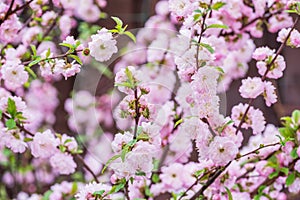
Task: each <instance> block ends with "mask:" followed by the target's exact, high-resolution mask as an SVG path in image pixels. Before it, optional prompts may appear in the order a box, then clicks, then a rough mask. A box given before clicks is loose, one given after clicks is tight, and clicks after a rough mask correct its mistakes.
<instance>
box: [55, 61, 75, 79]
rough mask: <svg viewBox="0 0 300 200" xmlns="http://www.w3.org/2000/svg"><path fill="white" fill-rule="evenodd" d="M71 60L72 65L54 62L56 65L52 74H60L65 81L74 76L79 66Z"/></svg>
mask: <svg viewBox="0 0 300 200" xmlns="http://www.w3.org/2000/svg"><path fill="white" fill-rule="evenodd" d="M75 62H76V61H75V60H73V61H72V63H64V61H63V60H56V64H55V67H54V70H53V72H54V73H56V74H62V75H63V76H64V77H65V80H67V79H68V77H71V76H74V75H75V74H76V73H79V72H80V69H81V66H80V65H79V64H77V63H75Z"/></svg>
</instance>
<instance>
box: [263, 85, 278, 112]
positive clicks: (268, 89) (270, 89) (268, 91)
mask: <svg viewBox="0 0 300 200" xmlns="http://www.w3.org/2000/svg"><path fill="white" fill-rule="evenodd" d="M263 96H264V99H265V101H266V105H267V106H268V107H270V106H271V105H272V104H274V103H276V102H277V95H276V92H275V87H274V86H273V84H272V82H270V81H264V93H263Z"/></svg>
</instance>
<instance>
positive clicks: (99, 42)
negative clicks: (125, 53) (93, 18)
mask: <svg viewBox="0 0 300 200" xmlns="http://www.w3.org/2000/svg"><path fill="white" fill-rule="evenodd" d="M91 38H92V41H91V42H89V44H88V45H89V49H90V54H91V56H93V57H94V58H95V59H96V60H98V61H100V62H103V61H107V60H109V59H110V58H111V56H112V54H114V53H117V51H118V48H117V46H116V44H117V41H116V40H115V39H114V38H113V35H112V33H110V32H109V31H108V30H107V29H106V28H102V29H101V30H99V31H98V32H97V34H94V35H92V36H91Z"/></svg>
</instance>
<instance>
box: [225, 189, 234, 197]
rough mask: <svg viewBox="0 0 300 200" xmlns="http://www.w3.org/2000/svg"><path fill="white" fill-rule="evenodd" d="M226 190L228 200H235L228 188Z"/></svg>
mask: <svg viewBox="0 0 300 200" xmlns="http://www.w3.org/2000/svg"><path fill="white" fill-rule="evenodd" d="M225 189H226V192H227V195H228V200H233V197H232V194H231V192H230V190H229V189H228V188H227V187H225Z"/></svg>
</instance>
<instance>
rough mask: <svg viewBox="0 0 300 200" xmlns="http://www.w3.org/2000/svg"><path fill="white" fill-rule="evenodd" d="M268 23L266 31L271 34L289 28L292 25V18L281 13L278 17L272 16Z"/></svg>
mask: <svg viewBox="0 0 300 200" xmlns="http://www.w3.org/2000/svg"><path fill="white" fill-rule="evenodd" d="M268 22H269V26H268V30H269V31H270V32H271V33H275V32H277V31H279V30H281V29H283V28H287V27H291V26H292V25H293V18H292V17H291V16H289V15H288V14H287V13H285V12H283V13H282V14H279V15H272V16H271V17H270V19H269V21H268Z"/></svg>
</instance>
